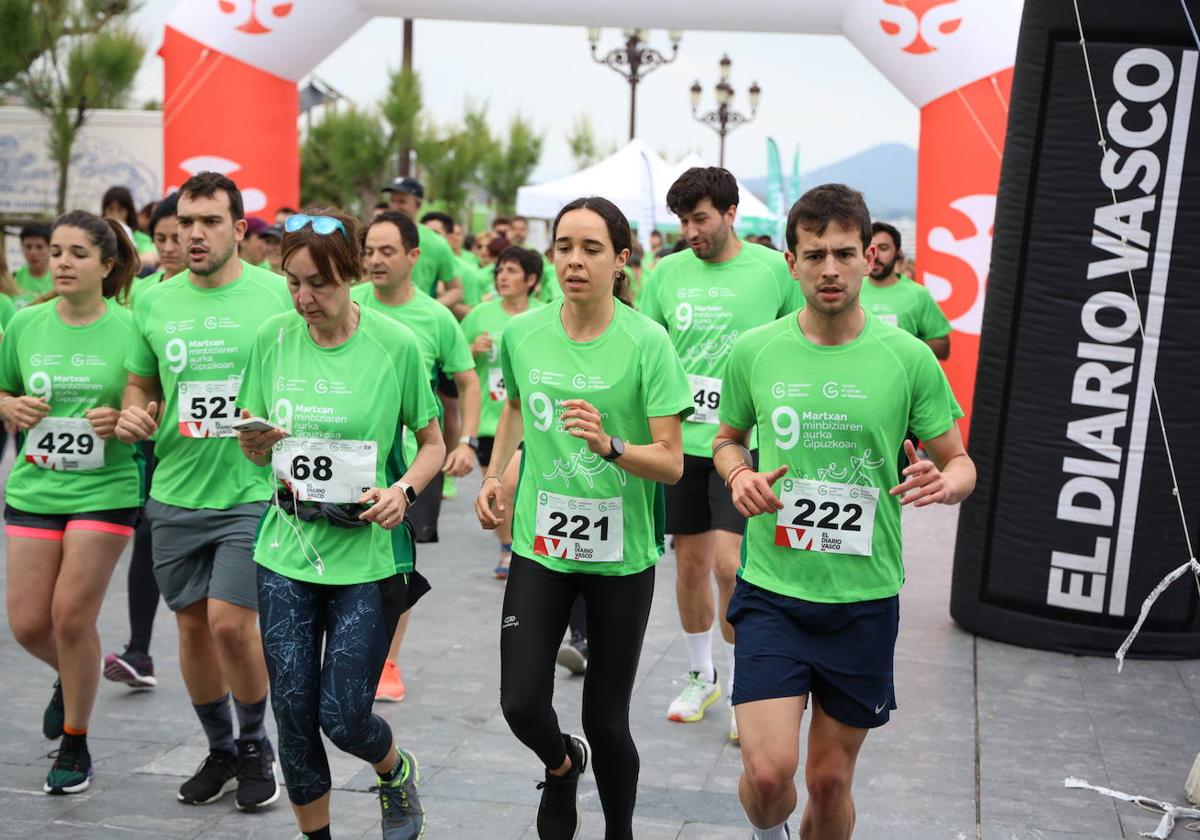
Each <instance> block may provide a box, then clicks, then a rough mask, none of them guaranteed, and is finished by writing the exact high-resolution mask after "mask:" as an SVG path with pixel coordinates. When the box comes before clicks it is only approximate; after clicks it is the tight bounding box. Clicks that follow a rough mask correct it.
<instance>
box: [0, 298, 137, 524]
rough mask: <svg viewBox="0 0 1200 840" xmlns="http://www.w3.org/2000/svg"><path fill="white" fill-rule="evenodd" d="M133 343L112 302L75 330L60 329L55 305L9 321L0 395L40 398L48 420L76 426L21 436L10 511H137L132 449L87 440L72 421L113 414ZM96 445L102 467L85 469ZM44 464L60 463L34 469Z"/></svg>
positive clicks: (0, 350)
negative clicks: (97, 412) (98, 412)
mask: <svg viewBox="0 0 1200 840" xmlns="http://www.w3.org/2000/svg"><path fill="white" fill-rule="evenodd" d="M133 339H134V333H133V318H132V317H131V316H130V314H129V312H127V311H126V310H125V309H123V308H122V307H121V306H119V305H118V304H117V303H116V302H115V301H112V300H110V301H107V311H106V312H105V313H104V314H103V315H102V316H100V318H99V320H96V321H94V322H92V323H91V324H87V325H86V326H82V327H76V326H71V325H69V324H66V323H64V322H63V320H62V318H61V317H59V314H58V305H57V302H56V301H48V302H46V303H39V304H36V305H35V306H29V307H26V308H25V309H22V310H21V311H20V312H18V313H17V314H16V316H15V317H14V318H13V320H12V323H11V324H10V325H9V327H8V331H7V332H6V333H5V334H4V341H3V342H0V389H3V390H5V391H8V392H9V393H10V394H14V395H27V396H31V397H41V398H42V399H44V400H46V401H47V402H48V403H49V404H50V417H51V418H75V419H76V422H75V423H74V424H67V423H59V424H56V428H53V429H51V428H49V427H48V426H43V427H40V428H39V427H38V426H35V427H34V428H33V429H31V430H30V431H29V432H26V433H25V434H24V435H22V438H23V447H22V453H21V455H18V457H17V461H16V465H15V466H14V467H13V470H12V473H11V474H10V475H9V477H8V487H7V488H6V490H5V494H6V498H7V501H8V503H9V504H10V505H12V506H13V507H15V508H17V509H19V510H24V511H29V512H31V513H54V514H62V513H86V512H88V511H95V510H112V509H116V508H131V507H139V506H140V505H141V504H142V492H141V470H140V468H139V465H138V461H136V460H135V451H134V447H132V446H130V445H129V444H126V443H121V441H119V440H117V439H116V438H109V439H108V440H104V441H101V440H100V439H99V438H97V437H96V436H95V435H94V434H91V435H88V434H87V433H88V431H89V430H90V429H91V427H90V425H88V424H87V421H86V420H82V422H80V418H83V417H84V415H85V413H86V412H87V411H88V410H89V409H92V408H96V407H99V406H107V407H110V408H120V407H121V395H122V394H123V393H124V391H125V368H124V365H123V362H124V361H125V353H126V351H127V350H128V349H129V347H130V345H131V344H132V343H133ZM43 422H45V421H43ZM81 432H82V433H83V434H82V435H81V434H80V433H81ZM100 446H103V447H104V458H103V460H102V461H101V460H99V458H97V459H96V463H95V464H94V466H93V465H91V464H88V463H87V461H88V459H87V456H89V455H90V456H93V457H96V456H98V455H99V452H98V449H99V447H100ZM52 453H53V454H52ZM22 455H23V456H24V457H22ZM48 458H49V459H51V463H52V462H53V459H55V458H62V459H63V463H61V464H58V465H57V466H55V467H54V468H50V469H47V468H45V467H42V466H38V465H37V463H38V462H40V463H46V462H47V459H48ZM75 458H78V459H79V461H81V462H83V463H79V464H77V465H76V466H77V467H79V468H72V467H71V466H70V462H71V461H72V460H73V459H75ZM63 466H67V468H66V469H61V467H63Z"/></svg>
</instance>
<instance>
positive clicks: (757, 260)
mask: <svg viewBox="0 0 1200 840" xmlns="http://www.w3.org/2000/svg"><path fill="white" fill-rule="evenodd" d="M667 206H668V207H669V208H670V209H671V212H673V213H675V214H676V215H677V216H679V224H680V235H681V237H682V238H683V240H685V241H686V242H687V243H688V244H689V245H690V246H691V248H690V249H689V250H684V251H680V252H679V253H676V254H671V255H670V256H667V257H664V258H663V259H662V260H661V261H660V262H659V263H658V265H657V266H656V267H655V269H654V274H653V275H651V277H650V278H649V279H648V280H647V281H646V286H645V289H644V291H643V293H642V295H641V298H640V299H639V306H640V307H641V310H642V312H643V313H644V314H646V315H647V316H648V317H650V318H652V319H654V320H655V321H658V322H659V323H660V324H662V325H663V326H665V327H666V328H667V333H668V334H669V335H670V337H671V343H672V344H673V345H674V346H675V350H676V352H677V353H678V354H679V358H680V360H681V361H682V362H683V368H684V370H685V371H687V374H688V382H689V383H690V385H691V388H692V397H693V399H694V401H695V404H696V412H695V413H694V414H693V415H692V416H690V417H689V418H687V422H685V423H684V424H683V452H684V465H683V478H682V479H681V480H680V482H679V483H678V484H676V485H674V486H669V487H667V488H666V491H667V492H666V498H667V533H669V534H673V535H674V537H675V556H676V565H677V571H676V578H675V598H676V601H677V603H678V606H679V620H680V623H681V624H682V625H683V632H684V635H685V638H686V640H687V648H688V656H689V659H690V661H691V664H690V667H689V668H688V674H687V677H686V683H685V685H684V688H683V691H682V692H681V693H680V694H679V696H678V697H676V698H675V699H674V700H673V701H672V702H671V705H670V707H669V708H668V710H667V717H668V718H670V719H671V720H674V721H680V722H685V723H690V722H694V721H698V720H700V719H702V718H703V717H704V711H705V709H707V708H708V707H709V706H710V705H711V704H712V703H713V702H715V701H716V700H717V698H718V697H720V696H721V688H720V685H719V684H718V682H717V669H716V667H715V666H714V664H713V654H712V627H713V618H714V615H720V616H722V617H723V616H724V615H725V611H726V609H727V608H728V606H729V597H730V595H732V594H733V585H734V581H735V579H736V576H737V568H738V563H739V560H740V556H741V546H742V529H743V527H744V526H745V520H744V519H743V518H742V515H741V514H739V513H738V512H737V510H735V509H734V507H733V503H732V502H731V501H730V499H729V491H728V490H726V489H725V487H724V486H723V485H722V484H721V480H720V479H719V478H718V477H717V475H716V473H715V472H714V471H713V462H712V439H713V433H714V432H715V431H716V430H717V411H718V408H719V406H720V403H721V383H722V378H723V377H724V375H725V364H726V361H727V360H728V358H729V350H730V348H731V347H732V346H733V342H734V340H735V339H736V338H737V337H738V336H739V335H741V334H742V333H744V332H745V331H746V330H748V329H750V328H751V327H756V326H759V325H760V324H765V323H768V322H769V321H773V320H774V319H776V318H778V317H779V316H780V315H783V314H785V313H788V312H793V311H795V310H796V309H799V308H800V304H801V298H800V294H799V290H798V289H797V288H796V284H795V283H794V282H793V281H792V278H791V276H790V275H789V274H788V269H787V262H786V261H785V260H784V259H783V256H782V255H781V254H779V253H778V252H776V251H771V250H769V249H767V248H763V247H762V246H761V245H754V244H751V243H748V242H743V241H742V240H740V239H739V238H738V236H737V234H736V233H735V232H734V230H733V222H734V219H735V218H736V216H737V206H738V185H737V181H736V179H734V177H733V175H732V174H730V172H729V171H728V170H725V169H720V168H717V167H707V168H702V167H693V168H692V169H689V170H688V171H687V172H685V173H683V175H681V176H679V179H678V180H677V181H676V182H675V183H674V184H673V185H672V186H671V189H670V190H669V191H668V192H667ZM714 571H715V572H716V578H717V589H718V592H719V595H720V602H719V607H718V608H717V609H714V606H713V597H712V579H713V572H714ZM718 610H719V612H718ZM721 635H722V637H723V638H724V642H725V644H724V647H725V659H726V663H727V665H728V673H727V674H726V677H727V685H728V690H730V691H731V690H732V687H733V671H734V658H733V628H732V627H730V626H729V624H728V623H727V622H725V621H724V619H723V618H722V621H721ZM729 737H730V738H731V739H733V740H736V739H737V725H736V720H735V719H734V718H733V717H732V715H731V716H730V726H729Z"/></svg>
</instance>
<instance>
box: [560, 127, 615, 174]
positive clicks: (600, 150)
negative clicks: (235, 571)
mask: <svg viewBox="0 0 1200 840" xmlns="http://www.w3.org/2000/svg"><path fill="white" fill-rule="evenodd" d="M567 147H568V148H570V150H571V160H572V161H573V162H574V164H575V168H576V169H585V168H587V167H589V166H591V165H592V164H593V163H596V162H597V161H599V160H602V159H603V158H606V157H608V156H609V155H611V154H612V153H613V152H614V151H616V144H615V143H613V142H611V141H609V143H608V145H607V146H606V147H601V145H600V141H599V140H597V139H596V129H595V127H594V126H593V125H592V118H591V117H590V116H588V115H587V114H586V113H584V114H579V115H578V116H576V117H575V120H574V122H572V123H571V131H570V133H569V134H567Z"/></svg>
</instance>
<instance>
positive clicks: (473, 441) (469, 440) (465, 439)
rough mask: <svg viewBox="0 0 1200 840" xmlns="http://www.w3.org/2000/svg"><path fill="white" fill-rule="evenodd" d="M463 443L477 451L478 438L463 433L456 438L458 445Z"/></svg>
mask: <svg viewBox="0 0 1200 840" xmlns="http://www.w3.org/2000/svg"><path fill="white" fill-rule="evenodd" d="M464 443H465V444H466V445H467V446H469V447H471V448H472V449H473V450H475V452H476V453H478V452H479V438H477V437H469V436H467V435H463V436H462V437H460V438H459V439H458V445H459V446H462V445H463V444H464Z"/></svg>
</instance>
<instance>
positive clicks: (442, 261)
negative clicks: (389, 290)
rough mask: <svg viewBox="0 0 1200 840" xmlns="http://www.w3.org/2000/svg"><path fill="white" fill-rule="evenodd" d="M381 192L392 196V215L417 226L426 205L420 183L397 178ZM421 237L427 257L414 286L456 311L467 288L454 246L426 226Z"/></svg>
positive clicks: (419, 227) (421, 227)
mask: <svg viewBox="0 0 1200 840" xmlns="http://www.w3.org/2000/svg"><path fill="white" fill-rule="evenodd" d="M381 192H385V193H387V194H388V208H389V209H390V210H391V211H392V212H394V213H403V214H404V215H405V216H408V218H410V219H412V220H413V223H414V224H416V221H417V217H418V215H419V214H420V212H421V205H422V204H423V203H424V202H425V187H424V186H422V185H421V182H420V181H418V180H417V179H416V178H408V177H400V178H396V179H395V180H393V181H392V183H390V184H388V185H387V186H385V187H384V188H383V189H382V190H381ZM375 218H379V217H378V216H376V217H375ZM417 234H418V236H420V238H421V253H422V255H423V257H422V259H421V264H420V266H419V267H417V268H414V269H413V278H412V281H413V285H415V286H416V287H417V288H418V289H420V290H421V291H422V292H424V293H425V294H427V295H429V296H430V297H431V298H437V300H438V302H439V303H441V304H444V305H445V306H451V307H452V306H454V304H456V303H458V302H459V301H461V300H462V296H463V291H462V290H463V284H462V280H461V279H460V278H459V276H458V265H457V263H456V262H455V261H454V252H453V251H452V250H450V243H448V242H447V241H446V240H445V239H443V238H442V237H441V236H439V235H438V234H437V233H435V232H434V231H433V230H432V229H431V228H429V227H427V226H426V225H417Z"/></svg>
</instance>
